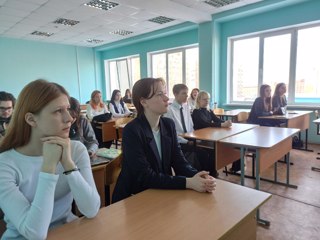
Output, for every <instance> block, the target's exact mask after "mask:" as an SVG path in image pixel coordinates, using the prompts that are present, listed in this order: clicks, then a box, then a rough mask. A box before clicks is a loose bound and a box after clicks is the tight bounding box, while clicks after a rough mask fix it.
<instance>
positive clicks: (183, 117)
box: [164, 84, 218, 177]
mask: <svg viewBox="0 0 320 240" xmlns="http://www.w3.org/2000/svg"><path fill="white" fill-rule="evenodd" d="M172 92H173V95H174V100H173V102H172V104H171V105H169V106H168V112H167V113H166V114H165V115H164V116H165V117H168V118H171V119H172V120H173V121H174V124H175V127H176V131H177V135H178V142H179V143H180V146H181V150H182V151H183V153H184V154H185V156H188V155H189V156H190V157H191V158H192V159H190V157H189V158H188V160H189V161H190V162H191V163H192V164H193V165H194V166H195V167H197V168H198V169H199V170H205V171H209V172H210V175H211V176H214V177H217V176H218V173H217V171H216V170H215V167H214V156H213V155H212V151H213V150H212V149H209V150H208V149H203V148H197V149H196V152H195V153H194V154H196V156H197V161H196V162H195V161H194V157H193V155H190V152H194V147H193V142H190V141H188V140H187V139H185V138H183V137H181V136H179V134H183V133H187V132H192V131H193V130H194V129H193V121H192V117H191V113H190V108H189V106H188V104H187V103H186V102H187V98H188V87H187V86H186V85H185V84H176V85H174V86H173V88H172ZM198 165H200V166H198Z"/></svg>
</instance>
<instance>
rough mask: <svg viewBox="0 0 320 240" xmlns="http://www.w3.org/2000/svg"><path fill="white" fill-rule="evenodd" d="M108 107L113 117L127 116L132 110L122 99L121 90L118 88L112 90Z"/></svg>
mask: <svg viewBox="0 0 320 240" xmlns="http://www.w3.org/2000/svg"><path fill="white" fill-rule="evenodd" d="M109 107H110V112H111V113H112V116H113V117H115V118H120V117H128V116H130V115H131V114H132V112H130V111H129V109H128V107H127V104H125V103H124V102H123V101H122V98H121V92H120V91H119V90H113V92H112V96H111V101H110V104H109Z"/></svg>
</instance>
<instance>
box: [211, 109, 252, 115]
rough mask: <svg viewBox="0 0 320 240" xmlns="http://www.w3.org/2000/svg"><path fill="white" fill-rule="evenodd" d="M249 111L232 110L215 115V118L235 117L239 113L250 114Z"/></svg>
mask: <svg viewBox="0 0 320 240" xmlns="http://www.w3.org/2000/svg"><path fill="white" fill-rule="evenodd" d="M250 111H251V109H233V110H228V111H224V113H217V114H216V115H217V116H222V117H236V116H238V115H239V113H241V112H250Z"/></svg>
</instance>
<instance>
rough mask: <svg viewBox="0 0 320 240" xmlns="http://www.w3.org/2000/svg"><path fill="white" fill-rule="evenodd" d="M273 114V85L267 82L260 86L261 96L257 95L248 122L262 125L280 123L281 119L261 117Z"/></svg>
mask: <svg viewBox="0 0 320 240" xmlns="http://www.w3.org/2000/svg"><path fill="white" fill-rule="evenodd" d="M271 115H273V111H272V105H271V87H270V86H269V85H267V84H263V85H261V87H260V97H257V98H256V100H255V101H254V103H253V105H252V108H251V111H250V114H249V118H248V120H247V122H248V123H251V124H259V125H261V126H277V125H279V121H277V120H275V119H264V118H259V117H263V116H271Z"/></svg>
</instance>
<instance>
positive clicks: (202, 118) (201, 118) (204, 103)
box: [192, 91, 232, 177]
mask: <svg viewBox="0 0 320 240" xmlns="http://www.w3.org/2000/svg"><path fill="white" fill-rule="evenodd" d="M209 100H210V95H209V93H208V92H205V91H201V92H199V94H198V96H197V100H196V109H194V110H193V112H192V120H193V128H194V129H195V130H197V129H201V128H206V127H231V125H232V122H231V121H230V120H229V121H223V120H221V119H220V118H218V117H217V116H216V115H215V114H214V113H213V111H212V110H210V109H209ZM211 159H213V161H212V160H211ZM208 160H211V161H208ZM199 162H200V165H201V167H202V169H204V170H207V171H209V172H210V174H211V175H212V176H214V177H217V176H218V175H219V174H218V172H217V169H216V167H215V166H216V164H215V156H214V152H213V150H212V149H207V156H206V157H203V159H199Z"/></svg>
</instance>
